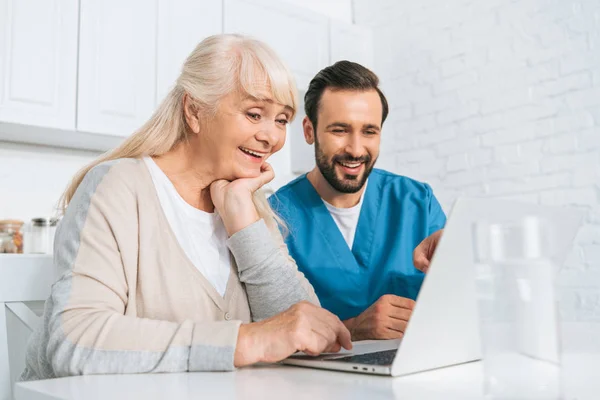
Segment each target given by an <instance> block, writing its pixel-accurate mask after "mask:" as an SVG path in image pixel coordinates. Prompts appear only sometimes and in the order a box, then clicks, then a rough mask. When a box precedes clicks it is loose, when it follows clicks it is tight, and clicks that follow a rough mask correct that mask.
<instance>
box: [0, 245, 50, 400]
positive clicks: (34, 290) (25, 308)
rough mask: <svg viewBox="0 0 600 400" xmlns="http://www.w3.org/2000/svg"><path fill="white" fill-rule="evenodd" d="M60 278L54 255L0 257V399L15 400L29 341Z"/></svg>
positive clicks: (7, 255) (0, 255)
mask: <svg viewBox="0 0 600 400" xmlns="http://www.w3.org/2000/svg"><path fill="white" fill-rule="evenodd" d="M57 275H58V274H57V272H56V269H55V268H54V267H53V264H52V256H47V255H22V254H0V400H12V398H13V397H12V387H13V385H14V383H15V381H16V380H17V379H18V378H19V376H20V374H21V372H23V369H24V368H25V350H26V347H27V341H28V339H29V336H30V335H31V333H32V332H33V331H34V330H35V329H36V328H37V326H38V325H39V324H40V323H41V318H40V316H41V314H42V312H43V304H44V301H45V300H46V298H47V297H48V295H49V294H50V288H51V286H52V284H53V283H54V281H55V280H56V278H57Z"/></svg>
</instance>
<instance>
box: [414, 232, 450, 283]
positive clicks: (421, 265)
mask: <svg viewBox="0 0 600 400" xmlns="http://www.w3.org/2000/svg"><path fill="white" fill-rule="evenodd" d="M443 233H444V230H443V229H440V230H439V231H436V232H434V233H432V234H431V235H429V236H428V237H426V238H425V239H423V241H422V242H421V243H420V244H419V245H418V246H417V248H416V249H415V251H414V252H413V263H414V264H415V267H416V268H417V269H418V270H420V271H423V272H425V273H427V271H428V270H429V264H430V263H431V258H432V257H433V253H434V252H435V249H436V247H437V245H438V242H439V241H440V238H441V237H442V234H443Z"/></svg>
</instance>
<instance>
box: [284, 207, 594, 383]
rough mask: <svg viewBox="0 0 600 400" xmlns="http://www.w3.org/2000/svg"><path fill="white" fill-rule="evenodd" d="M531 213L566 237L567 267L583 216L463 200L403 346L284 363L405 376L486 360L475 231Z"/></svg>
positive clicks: (362, 347) (558, 253)
mask: <svg viewBox="0 0 600 400" xmlns="http://www.w3.org/2000/svg"><path fill="white" fill-rule="evenodd" d="M529 215H534V216H539V217H541V218H544V219H546V220H547V221H548V222H549V223H550V224H551V225H552V227H553V230H554V232H555V233H556V234H557V235H558V236H557V237H556V238H555V239H556V240H555V248H554V250H555V254H554V262H556V263H557V265H562V263H563V262H564V260H565V258H566V255H567V253H568V252H569V250H570V249H571V245H572V242H573V239H574V238H575V235H576V233H577V230H578V228H579V227H580V225H581V223H582V220H583V212H581V211H578V210H573V209H566V208H558V207H543V206H539V205H534V204H526V203H517V202H512V201H505V200H490V199H470V198H460V199H458V200H457V201H456V202H455V204H454V207H453V208H452V211H451V213H450V216H449V218H448V221H447V223H446V228H445V230H444V235H443V236H442V239H441V240H440V243H439V244H438V247H437V250H436V253H435V256H434V257H433V260H432V261H431V267H430V269H429V272H428V274H427V275H426V278H425V280H424V282H423V285H422V287H421V291H420V292H419V295H418V297H417V301H416V306H415V308H414V310H413V314H412V316H411V319H410V323H409V325H408V327H407V329H406V332H405V335H404V338H403V339H401V340H378V341H362V342H354V348H353V349H352V350H351V351H345V350H343V351H341V352H340V353H336V354H323V355H320V356H316V357H314V356H308V355H305V354H302V353H297V354H294V355H293V356H291V357H289V358H287V359H286V360H284V361H283V363H284V364H289V365H297V366H302V367H311V368H320V369H329V370H337V371H351V372H360V373H365V374H376V375H388V376H400V375H406V374H411V373H416V372H421V371H427V370H431V369H436V368H442V367H447V366H451V365H457V364H463V363H467V362H471V361H476V360H479V359H480V342H479V326H478V314H477V313H478V310H477V299H476V294H475V279H474V277H475V269H474V264H473V249H472V247H473V246H472V243H473V240H472V225H473V222H476V221H482V220H487V221H494V222H502V221H510V220H514V219H515V218H520V217H525V216H529Z"/></svg>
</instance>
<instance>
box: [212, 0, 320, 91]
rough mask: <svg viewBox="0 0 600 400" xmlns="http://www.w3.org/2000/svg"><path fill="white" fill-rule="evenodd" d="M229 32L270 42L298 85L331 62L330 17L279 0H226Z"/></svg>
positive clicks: (302, 84)
mask: <svg viewBox="0 0 600 400" xmlns="http://www.w3.org/2000/svg"><path fill="white" fill-rule="evenodd" d="M224 1H225V3H224V25H225V26H224V30H225V32H226V33H242V34H247V35H251V36H253V37H255V38H257V39H260V40H263V41H264V42H266V43H268V44H269V45H270V46H271V47H272V48H273V49H274V50H275V51H276V52H277V54H279V55H280V56H281V57H282V58H283V60H284V61H285V62H286V63H287V64H288V66H289V67H290V69H291V70H292V72H293V73H294V75H295V76H296V80H297V84H298V87H299V88H303V89H306V88H308V84H309V82H310V80H311V79H312V78H313V76H314V75H315V74H316V73H317V72H318V71H319V70H321V69H322V68H324V67H326V66H327V65H328V64H329V31H328V30H329V25H328V19H327V17H325V16H323V15H319V14H317V13H314V12H312V11H310V10H306V9H304V8H300V7H296V6H293V5H290V4H287V3H283V2H279V1H276V0H224Z"/></svg>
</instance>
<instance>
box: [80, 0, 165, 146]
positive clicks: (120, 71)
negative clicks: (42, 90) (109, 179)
mask: <svg viewBox="0 0 600 400" xmlns="http://www.w3.org/2000/svg"><path fill="white" fill-rule="evenodd" d="M80 1H81V5H80V7H81V10H80V30H79V36H80V39H79V80H78V82H79V89H78V90H79V91H78V104H77V106H78V107H77V129H78V130H80V131H85V132H94V133H101V134H108V135H116V136H120V137H125V136H129V135H130V134H131V133H132V132H133V131H135V130H136V129H137V128H139V127H140V126H141V125H142V124H143V123H144V122H145V121H146V120H147V119H148V118H149V117H150V116H151V114H152V112H153V111H154V106H155V103H156V102H155V99H156V60H157V59H156V33H157V23H156V22H157V9H158V0H128V1H120V0H102V1H97V0H80Z"/></svg>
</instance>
